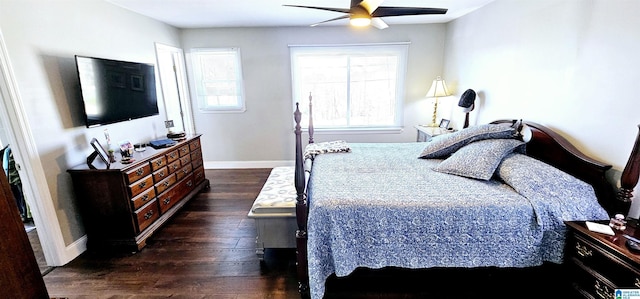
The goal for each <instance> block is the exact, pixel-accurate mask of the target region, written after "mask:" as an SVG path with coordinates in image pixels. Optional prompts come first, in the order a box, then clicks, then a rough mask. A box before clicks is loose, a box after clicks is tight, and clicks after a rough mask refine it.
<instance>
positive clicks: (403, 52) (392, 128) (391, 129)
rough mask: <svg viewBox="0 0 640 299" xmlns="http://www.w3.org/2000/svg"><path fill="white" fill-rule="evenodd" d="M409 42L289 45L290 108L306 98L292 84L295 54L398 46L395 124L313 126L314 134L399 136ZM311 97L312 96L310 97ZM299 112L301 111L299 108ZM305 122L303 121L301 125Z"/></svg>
mask: <svg viewBox="0 0 640 299" xmlns="http://www.w3.org/2000/svg"><path fill="white" fill-rule="evenodd" d="M410 44H411V42H397V43H371V44H320V45H315V44H312V45H289V51H290V55H289V56H290V59H291V66H292V67H291V78H292V84H291V88H292V107H293V109H294V110H295V106H296V102H299V100H298V99H302V98H304V97H308V96H309V95H308V91H298V90H296V88H297V87H296V84H295V83H294V78H296V73H295V67H294V66H295V54H297V53H313V52H323V53H326V48H343V49H348V48H354V49H357V48H361V47H393V46H398V48H400V47H402V49H397V51H398V53H400V55H399V58H400V61H399V65H398V77H397V86H398V88H397V89H396V107H397V109H396V116H395V119H396V123H395V124H393V125H389V126H350V127H318V126H315V125H314V132H315V133H319V134H336V133H338V134H351V133H353V134H381V133H382V134H385V133H386V134H399V133H402V132H403V130H404V129H403V124H404V119H403V118H404V97H405V85H406V82H405V77H406V72H407V63H408V57H409V45H410ZM312 96H313V95H312ZM301 110H303V109H302V108H301ZM303 117H307V115H304V114H303ZM304 122H305V121H304V120H303V123H304ZM294 125H295V124H294ZM307 130H308V128H303V131H307Z"/></svg>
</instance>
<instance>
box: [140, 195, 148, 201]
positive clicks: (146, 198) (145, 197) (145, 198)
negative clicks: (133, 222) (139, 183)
mask: <svg viewBox="0 0 640 299" xmlns="http://www.w3.org/2000/svg"><path fill="white" fill-rule="evenodd" d="M141 199H142V201H147V200H149V194H145V195H143V196H142V198H141Z"/></svg>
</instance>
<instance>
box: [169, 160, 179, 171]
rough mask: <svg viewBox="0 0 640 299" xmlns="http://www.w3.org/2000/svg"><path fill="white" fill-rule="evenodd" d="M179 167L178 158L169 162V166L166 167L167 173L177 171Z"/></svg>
mask: <svg viewBox="0 0 640 299" xmlns="http://www.w3.org/2000/svg"><path fill="white" fill-rule="evenodd" d="M180 167H182V166H181V165H180V160H175V161H173V162H171V164H169V166H168V167H167V170H168V171H169V173H174V172H176V171H178V169H180Z"/></svg>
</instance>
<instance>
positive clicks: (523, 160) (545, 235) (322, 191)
mask: <svg viewBox="0 0 640 299" xmlns="http://www.w3.org/2000/svg"><path fill="white" fill-rule="evenodd" d="M294 118H295V121H296V130H295V132H296V166H295V178H294V179H295V187H296V192H297V198H296V221H297V225H298V230H297V232H296V246H297V254H298V256H297V266H298V269H297V270H298V278H299V288H300V292H301V295H302V296H303V297H308V296H311V297H312V298H322V296H323V294H324V282H325V280H326V278H327V277H328V276H329V275H331V274H335V275H337V276H339V277H340V276H345V275H348V274H350V273H351V272H353V271H354V270H355V269H356V268H362V267H365V268H371V269H381V268H385V267H399V268H409V269H424V268H476V267H500V268H502V267H504V268H513V267H515V268H526V267H534V266H537V265H540V264H542V263H544V262H551V263H561V262H562V257H563V247H564V230H565V227H564V223H563V221H564V220H597V219H600V220H604V219H608V218H609V216H610V215H612V214H613V213H617V212H619V211H627V210H628V205H627V204H626V203H621V202H619V201H617V200H616V199H615V194H614V192H613V188H612V186H611V185H610V184H609V183H608V182H607V180H606V179H605V175H604V174H605V172H606V171H607V170H608V169H610V168H611V166H610V165H606V164H603V163H601V162H598V161H596V160H593V159H591V158H589V157H587V156H585V155H583V154H582V153H580V152H579V151H578V150H577V149H576V148H575V147H573V146H572V145H571V144H570V143H569V142H568V141H567V140H566V139H564V138H563V137H561V136H559V135H558V134H556V133H554V132H553V131H551V130H549V129H547V128H545V127H544V126H542V125H539V124H536V123H533V122H521V121H516V120H498V121H495V122H492V123H491V124H487V125H483V126H482V127H483V129H482V130H484V131H482V130H480V131H482V132H483V133H486V134H484V135H482V138H479V137H477V135H474V134H473V133H469V134H470V136H473V137H471V138H469V136H465V134H467V132H468V131H470V130H468V129H465V130H461V131H460V134H458V133H456V135H455V137H452V138H450V139H454V142H451V141H449V144H448V147H447V146H444V148H445V150H444V152H443V151H442V148H443V147H442V145H438V146H433V147H432V148H431V149H429V151H427V148H428V147H429V146H431V145H430V144H427V143H384V144H382V143H381V144H366V143H358V144H346V143H343V144H340V145H338V146H336V145H335V144H332V145H330V146H328V147H327V148H325V150H324V151H323V150H316V151H315V152H313V153H312V154H309V151H308V149H309V145H317V144H314V142H313V125H312V124H313V122H312V120H310V124H311V125H310V127H309V145H307V147H306V149H307V151H305V150H303V146H302V130H301V127H300V120H301V113H300V111H299V109H296V112H295V113H294ZM476 127H479V126H476ZM489 128H490V129H489ZM503 128H504V129H503ZM469 129H471V130H476V131H478V130H477V129H474V128H469ZM485 131H490V132H485ZM498 131H499V132H498ZM504 132H508V133H504ZM522 132H525V133H526V136H523V135H522V134H521V133H522ZM475 134H477V132H476V133H475ZM491 134H493V135H491ZM500 134H502V135H500ZM504 134H506V135H504ZM509 134H511V135H509ZM450 135H452V134H450ZM460 135H462V137H460ZM507 135H508V136H507ZM443 136H444V135H443ZM452 136H453V135H452ZM487 136H489V137H487ZM505 136H506V137H505ZM474 138H475V139H474ZM523 139H524V140H526V144H525V143H524V142H522V141H521V140H523ZM434 140H435V141H436V143H437V142H439V141H438V140H439V139H437V138H434ZM456 140H457V141H456ZM460 140H463V142H458V141H460ZM469 140H471V141H469ZM444 143H447V142H444ZM452 143H453V144H456V145H455V146H451V144H452ZM483 143H486V144H494V145H492V146H489V148H491V151H492V152H493V151H494V150H495V149H496V148H499V149H500V150H499V152H500V154H497V155H495V156H496V157H491V158H490V159H485V156H487V152H486V148H485V147H487V146H486V145H481V144H483ZM461 144H462V145H461ZM495 144H498V145H495ZM315 148H316V149H317V148H318V147H317V146H316V147H315ZM468 148H471V149H469V150H467V149H468ZM438 151H439V152H438ZM447 151H448V152H447ZM425 152H426V155H425ZM459 153H462V154H459ZM479 153H481V154H479ZM429 155H431V156H429ZM454 156H458V158H456V159H452V160H453V162H451V163H445V162H448V161H449V160H450V159H449V158H452V157H454ZM479 157H482V158H479ZM474 160H491V161H492V162H491V163H488V164H491V165H493V164H496V162H495V161H496V160H497V161H498V162H499V163H498V165H497V166H495V169H494V170H493V171H490V173H491V175H490V176H489V178H487V177H486V170H485V171H480V173H481V174H477V173H471V174H469V173H463V174H460V173H458V171H460V169H462V172H465V171H466V170H465V168H470V167H464V165H467V164H468V163H475V162H474ZM311 161H312V162H311ZM542 161H544V162H542ZM305 164H306V166H305ZM443 164H447V165H444V166H442V165H443ZM309 165H311V166H309ZM461 165H462V167H461ZM551 165H553V166H551ZM305 167H306V168H307V171H310V175H308V176H305ZM447 167H449V169H448V168H447ZM491 167H493V166H491ZM436 168H443V169H438V171H435V170H434V169H436ZM471 168H473V167H471ZM480 168H482V167H480ZM474 171H475V169H472V171H471V172H474ZM469 176H471V177H473V178H469Z"/></svg>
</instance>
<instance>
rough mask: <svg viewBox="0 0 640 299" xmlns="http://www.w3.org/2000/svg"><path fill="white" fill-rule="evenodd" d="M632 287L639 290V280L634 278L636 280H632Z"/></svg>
mask: <svg viewBox="0 0 640 299" xmlns="http://www.w3.org/2000/svg"><path fill="white" fill-rule="evenodd" d="M633 285H634V286H635V287H636V288H639V289H640V278H637V277H636V279H635V280H634V282H633Z"/></svg>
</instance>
